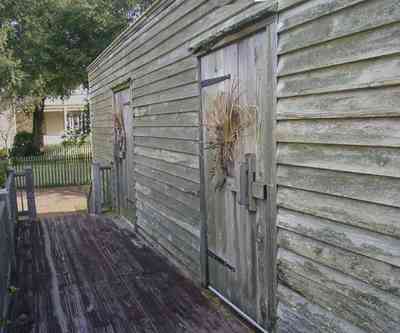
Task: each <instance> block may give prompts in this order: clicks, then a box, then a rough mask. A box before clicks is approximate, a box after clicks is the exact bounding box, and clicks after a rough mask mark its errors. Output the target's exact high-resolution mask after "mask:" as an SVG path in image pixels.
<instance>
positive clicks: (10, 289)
mask: <svg viewBox="0 0 400 333" xmlns="http://www.w3.org/2000/svg"><path fill="white" fill-rule="evenodd" d="M18 290H19V288H17V287H14V286H9V287H8V293H9V294H10V295H11V296H15V295H16V294H17V292H18Z"/></svg>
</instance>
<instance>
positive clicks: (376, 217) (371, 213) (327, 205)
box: [277, 186, 400, 238]
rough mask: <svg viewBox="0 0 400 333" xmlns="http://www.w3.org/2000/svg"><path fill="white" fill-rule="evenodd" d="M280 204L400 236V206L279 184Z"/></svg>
mask: <svg viewBox="0 0 400 333" xmlns="http://www.w3.org/2000/svg"><path fill="white" fill-rule="evenodd" d="M277 200H278V201H277V203H278V205H279V206H280V207H284V208H287V209H290V210H294V211H298V212H301V213H305V214H309V215H313V216H317V217H322V218H326V219H330V220H333V221H337V222H340V223H343V224H348V225H352V226H355V227H360V228H362V229H367V230H370V231H373V232H377V233H382V234H386V235H388V236H392V237H397V238H400V224H399V222H398V217H399V214H400V209H399V208H395V207H389V206H382V205H378V204H372V203H367V202H363V201H359V200H353V199H347V198H343V197H336V196H332V195H327V194H322V193H316V192H310V191H304V190H298V189H294V188H286V187H282V186H280V187H279V190H278V199H277Z"/></svg>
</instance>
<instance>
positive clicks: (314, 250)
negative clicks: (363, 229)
mask: <svg viewBox="0 0 400 333" xmlns="http://www.w3.org/2000/svg"><path fill="white" fill-rule="evenodd" d="M278 243H279V246H280V247H282V248H285V249H286V250H289V251H291V252H293V253H296V254H298V255H300V256H303V257H305V258H309V259H311V260H313V261H315V262H318V263H319V264H321V265H325V266H327V267H330V268H333V269H336V270H338V271H340V272H342V273H344V274H348V275H351V276H353V277H354V278H356V279H358V280H361V281H364V282H365V283H368V284H370V285H371V286H374V287H376V288H378V289H380V290H383V291H385V292H387V293H391V294H393V295H396V296H398V297H399V296H400V268H398V267H395V266H392V265H389V264H386V263H384V262H381V261H377V260H374V259H371V258H368V257H365V256H362V255H357V254H354V253H353V252H350V251H347V250H344V249H342V248H338V247H336V246H332V245H328V244H327V243H324V242H320V241H318V240H315V239H312V238H309V237H304V236H302V235H300V234H297V233H294V232H291V231H288V230H285V229H280V230H279V233H278Z"/></svg>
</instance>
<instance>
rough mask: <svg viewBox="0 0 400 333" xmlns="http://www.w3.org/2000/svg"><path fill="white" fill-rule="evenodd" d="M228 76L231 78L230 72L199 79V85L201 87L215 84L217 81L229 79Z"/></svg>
mask: <svg viewBox="0 0 400 333" xmlns="http://www.w3.org/2000/svg"><path fill="white" fill-rule="evenodd" d="M230 78H231V74H228V75H224V76H218V77H214V78H212V79H208V80H203V81H201V87H202V88H204V87H208V86H211V85H213V84H217V83H220V82H223V81H225V80H229V79H230Z"/></svg>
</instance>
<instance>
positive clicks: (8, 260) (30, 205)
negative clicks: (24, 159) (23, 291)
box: [0, 168, 36, 333]
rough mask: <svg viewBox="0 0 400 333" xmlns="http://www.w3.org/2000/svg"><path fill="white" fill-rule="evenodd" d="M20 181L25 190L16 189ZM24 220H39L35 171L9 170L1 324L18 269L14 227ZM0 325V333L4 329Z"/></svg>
mask: <svg viewBox="0 0 400 333" xmlns="http://www.w3.org/2000/svg"><path fill="white" fill-rule="evenodd" d="M17 182H20V183H21V186H22V185H23V188H21V189H18V188H17ZM21 217H28V218H29V219H31V220H35V219H36V204H35V193H34V186H33V173H32V169H30V168H28V169H26V170H25V171H23V172H18V173H17V172H15V170H8V174H7V180H6V183H5V186H4V189H1V190H0V323H2V324H4V320H5V319H6V318H7V315H8V308H9V302H10V296H11V295H10V292H9V288H10V279H11V273H12V272H13V271H14V270H15V267H16V258H15V224H16V222H17V220H18V219H19V218H21ZM1 326H2V325H0V333H1V332H2V330H3V327H1Z"/></svg>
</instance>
